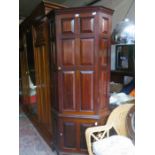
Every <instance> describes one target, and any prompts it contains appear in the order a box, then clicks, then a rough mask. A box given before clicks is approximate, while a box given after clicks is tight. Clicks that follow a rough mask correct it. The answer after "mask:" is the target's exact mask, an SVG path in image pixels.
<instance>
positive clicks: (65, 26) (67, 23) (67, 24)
mask: <svg viewBox="0 0 155 155" xmlns="http://www.w3.org/2000/svg"><path fill="white" fill-rule="evenodd" d="M61 29H62V33H64V34H67V33H68V34H69V33H71V34H72V33H75V19H74V18H65V19H62V20H61Z"/></svg>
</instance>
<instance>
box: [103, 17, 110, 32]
mask: <svg viewBox="0 0 155 155" xmlns="http://www.w3.org/2000/svg"><path fill="white" fill-rule="evenodd" d="M108 27H109V23H108V19H107V18H102V32H103V33H108Z"/></svg>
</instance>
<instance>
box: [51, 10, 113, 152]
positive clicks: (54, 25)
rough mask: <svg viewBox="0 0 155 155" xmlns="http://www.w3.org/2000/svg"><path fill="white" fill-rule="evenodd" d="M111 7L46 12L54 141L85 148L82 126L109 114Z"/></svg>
mask: <svg viewBox="0 0 155 155" xmlns="http://www.w3.org/2000/svg"><path fill="white" fill-rule="evenodd" d="M112 14H113V11H112V10H110V9H107V8H104V7H81V8H68V9H61V10H54V11H52V12H51V13H50V14H49V16H48V17H49V21H50V44H51V56H50V58H51V60H50V62H51V68H50V70H51V77H52V83H51V85H52V87H51V88H52V89H51V91H52V108H51V112H52V122H53V136H54V137H53V139H54V143H55V144H57V145H58V146H59V149H60V150H61V151H67V152H86V143H85V135H84V132H85V129H86V128H87V127H89V126H93V125H98V124H100V123H102V124H103V123H104V122H105V120H106V118H107V115H108V114H109V80H110V33H111V16H112Z"/></svg>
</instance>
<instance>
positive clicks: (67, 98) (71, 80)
mask: <svg viewBox="0 0 155 155" xmlns="http://www.w3.org/2000/svg"><path fill="white" fill-rule="evenodd" d="M62 88H63V109H64V110H74V109H75V72H74V71H66V72H64V73H63V86H62Z"/></svg>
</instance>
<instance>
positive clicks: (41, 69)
mask: <svg viewBox="0 0 155 155" xmlns="http://www.w3.org/2000/svg"><path fill="white" fill-rule="evenodd" d="M60 8H64V6H62V5H59V4H56V3H51V2H47V1H42V2H41V3H40V4H39V5H38V6H37V7H36V8H35V9H34V10H33V12H32V13H31V15H30V16H29V17H27V18H26V19H25V20H24V21H23V22H22V23H21V24H20V29H19V30H20V34H19V39H20V54H19V55H20V69H21V83H22V84H21V85H22V103H21V105H22V107H23V109H24V110H25V109H26V110H25V111H26V113H27V114H28V116H29V118H31V120H33V122H35V125H36V126H37V127H38V130H39V131H40V133H42V135H44V137H46V140H47V142H48V143H49V144H51V141H52V122H51V94H50V86H51V83H50V70H49V67H50V65H49V50H50V49H49V24H48V18H47V17H46V14H47V13H48V12H50V11H51V10H53V9H60ZM30 60H31V63H32V64H33V65H31V66H30V65H29V63H28V62H29V61H30ZM29 77H30V78H31V79H33V78H32V77H34V81H35V82H34V85H36V94H35V95H36V103H33V106H32V104H30V100H29V98H30V95H29V94H30V93H29V91H30V88H29V85H30V84H29ZM32 81H33V80H32Z"/></svg>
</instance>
